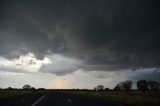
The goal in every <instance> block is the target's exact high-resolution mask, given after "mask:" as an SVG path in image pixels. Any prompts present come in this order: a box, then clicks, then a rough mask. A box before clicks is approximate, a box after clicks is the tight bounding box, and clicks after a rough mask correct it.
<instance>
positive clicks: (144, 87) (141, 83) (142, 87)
mask: <svg viewBox="0 0 160 106" xmlns="http://www.w3.org/2000/svg"><path fill="white" fill-rule="evenodd" d="M137 88H138V90H140V91H146V90H149V89H148V83H147V81H146V80H139V81H138V82H137Z"/></svg>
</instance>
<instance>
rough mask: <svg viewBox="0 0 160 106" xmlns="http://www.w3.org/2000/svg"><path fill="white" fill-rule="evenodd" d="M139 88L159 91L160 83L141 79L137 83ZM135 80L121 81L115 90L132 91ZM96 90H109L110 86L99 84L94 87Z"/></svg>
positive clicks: (140, 89)
mask: <svg viewBox="0 0 160 106" xmlns="http://www.w3.org/2000/svg"><path fill="white" fill-rule="evenodd" d="M136 85H137V90H139V91H158V90H160V83H158V82H157V81H146V80H139V81H137V83H136ZM132 87H133V82H132V81H131V80H127V81H123V82H119V83H118V84H117V85H116V86H115V87H114V89H113V90H115V91H130V90H132ZM94 90H96V91H109V90H110V89H109V88H105V87H104V85H97V86H96V87H94Z"/></svg>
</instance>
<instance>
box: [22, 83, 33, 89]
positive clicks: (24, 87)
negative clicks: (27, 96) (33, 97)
mask: <svg viewBox="0 0 160 106" xmlns="http://www.w3.org/2000/svg"><path fill="white" fill-rule="evenodd" d="M22 88H23V89H32V87H31V86H30V85H28V84H27V85H24V86H23V87H22Z"/></svg>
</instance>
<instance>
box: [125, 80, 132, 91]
mask: <svg viewBox="0 0 160 106" xmlns="http://www.w3.org/2000/svg"><path fill="white" fill-rule="evenodd" d="M132 85H133V82H132V81H131V80H130V81H125V82H124V83H123V87H124V89H125V90H126V91H129V90H131V88H132Z"/></svg>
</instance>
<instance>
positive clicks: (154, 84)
mask: <svg viewBox="0 0 160 106" xmlns="http://www.w3.org/2000/svg"><path fill="white" fill-rule="evenodd" d="M148 88H149V89H150V90H152V91H157V90H158V89H159V83H158V82H156V81H148Z"/></svg>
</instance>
